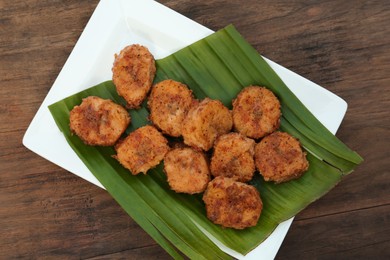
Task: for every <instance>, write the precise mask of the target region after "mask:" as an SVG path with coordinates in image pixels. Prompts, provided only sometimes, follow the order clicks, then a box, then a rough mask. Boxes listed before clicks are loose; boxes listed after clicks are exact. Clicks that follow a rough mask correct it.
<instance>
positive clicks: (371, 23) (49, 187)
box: [0, 0, 390, 259]
mask: <svg viewBox="0 0 390 260" xmlns="http://www.w3.org/2000/svg"><path fill="white" fill-rule="evenodd" d="M159 2H161V3H162V4H164V5H166V6H168V7H170V8H172V9H174V10H176V11H178V12H179V13H181V14H183V15H185V16H187V17H189V18H191V19H193V20H195V21H197V22H199V23H201V24H203V25H205V26H206V27H209V28H211V29H213V30H218V29H220V28H222V27H224V26H226V25H228V24H230V23H233V24H234V25H235V26H236V27H237V29H238V30H239V31H240V32H241V34H242V35H243V36H244V37H245V38H246V39H247V40H248V41H249V42H250V43H251V44H252V45H253V46H254V47H255V48H256V49H257V50H258V51H259V52H260V53H261V54H263V55H264V56H266V57H268V58H270V59H272V60H274V61H276V62H278V63H279V64H281V65H283V66H285V67H287V68H289V69H291V70H293V71H295V72H297V73H299V74H301V75H302V76H304V77H306V78H308V79H310V80H312V81H314V82H316V83H318V84H319V85H321V86H323V87H325V88H327V89H328V90H330V91H332V92H334V93H336V94H337V95H339V96H340V97H342V98H343V99H345V100H346V101H347V103H348V105H349V107H348V111H347V114H346V116H345V118H344V121H343V122H342V124H341V126H340V129H339V131H338V133H337V136H338V137H339V138H340V139H341V140H343V141H344V142H345V143H346V144H347V145H348V146H350V147H351V148H352V149H354V150H356V151H358V152H359V153H360V154H361V155H362V156H363V157H364V159H365V162H364V163H363V164H362V165H361V166H359V167H358V168H357V169H356V171H355V172H354V173H353V174H351V175H349V176H347V177H346V178H344V179H343V181H342V182H341V183H340V184H339V185H338V186H336V187H335V188H334V189H333V190H332V191H331V192H329V193H328V194H327V195H325V196H324V197H323V198H321V199H320V200H318V201H317V202H315V203H313V204H311V205H310V206H309V207H308V208H306V209H305V210H304V211H302V212H301V213H300V214H298V216H297V217H296V218H295V220H294V222H293V224H292V227H291V229H290V231H289V232H288V234H287V237H286V239H285V240H284V242H283V244H282V247H281V249H280V250H279V252H278V255H277V258H278V259H299V258H304V259H306V258H309V259H313V258H314V259H331V258H337V259H338V258H341V259H350V258H354V259H355V258H357V259H367V258H368V259H386V258H390V235H389V234H390V228H389V227H390V213H389V212H390V209H389V205H390V196H389V190H390V184H389V183H390V182H389V181H390V178H389V173H390V172H389V168H390V167H389V166H390V165H389V158H390V154H389V145H390V135H389V128H390V120H389V118H390V117H389V116H390V113H389V111H390V110H389V106H390V76H389V75H390V73H389V72H390V52H389V46H390V27H389V25H390V2H388V1H362V0H357V1H331V0H326V1H314V0H309V1H303V0H296V1H279V0H278V1H270V0H265V1H255V0H247V1H243V0H237V1H217V0H209V1H204V0H201V1H190V0H162V1H159ZM97 4H98V1H97V0H91V1H86V0H84V1H75V0H69V1H49V0H43V1H37V0H28V1H21V0H15V1H5V0H0V79H1V88H0V98H1V102H0V122H1V124H0V205H1V207H0V227H1V231H2V232H0V258H1V259H9V258H67V259H68V258H70V259H79V258H83V259H84V258H92V259H119V258H130V259H145V258H147V259H157V258H158V259H161V258H163V259H169V256H168V255H167V254H166V253H165V252H164V251H163V250H162V249H161V248H160V247H159V246H158V245H156V243H155V242H154V241H153V240H152V239H151V238H150V237H149V236H148V235H147V234H146V233H145V232H144V231H143V230H142V229H141V228H140V227H139V226H138V225H137V224H136V223H134V221H133V220H132V219H131V218H130V217H128V216H127V215H126V214H125V212H124V211H123V210H122V209H121V208H120V207H119V206H118V205H117V203H116V202H115V201H114V200H113V199H112V198H111V197H110V196H109V195H108V194H107V193H106V192H105V191H103V190H101V189H99V188H97V187H95V186H93V185H92V184H89V183H87V182H86V181H83V180H82V179H80V178H78V177H76V176H74V175H72V174H71V173H69V172H67V171H65V170H63V169H61V168H59V167H57V166H55V165H53V164H51V163H49V162H47V161H46V160H44V159H43V158H41V157H39V156H37V155H35V154H34V153H32V152H30V151H28V150H27V149H26V148H25V147H23V145H22V143H21V140H22V137H23V135H24V132H25V130H26V129H27V127H28V125H29V123H30V122H31V120H32V118H33V116H34V114H35V113H36V111H37V110H38V108H39V106H40V104H41V102H42V100H43V99H44V97H45V96H46V94H47V92H48V90H49V89H50V87H51V85H52V84H53V82H54V80H55V79H56V77H57V75H58V73H59V72H60V70H61V68H62V66H63V64H64V63H65V61H66V59H67V57H68V55H69V54H70V52H71V51H72V48H73V46H74V45H75V43H76V41H77V39H78V37H79V36H80V34H81V32H82V31H83V29H84V27H85V25H86V23H87V22H88V20H89V18H90V16H91V14H92V13H93V10H94V9H95V7H96V5H97ZM146 15H147V14H146Z"/></svg>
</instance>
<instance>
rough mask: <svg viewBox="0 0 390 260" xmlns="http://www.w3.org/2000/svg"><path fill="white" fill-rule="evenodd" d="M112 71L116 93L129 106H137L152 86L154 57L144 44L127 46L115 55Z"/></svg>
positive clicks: (154, 71)
mask: <svg viewBox="0 0 390 260" xmlns="http://www.w3.org/2000/svg"><path fill="white" fill-rule="evenodd" d="M112 73H113V75H112V80H113V82H114V84H115V86H116V90H117V91H118V94H119V95H120V96H122V97H123V98H124V99H125V100H126V102H127V104H128V107H129V108H138V107H139V106H140V105H141V103H142V101H143V100H144V99H145V98H146V96H147V94H148V92H149V90H150V88H151V87H152V83H153V79H154V76H155V74H156V65H155V62H154V57H153V55H152V54H151V53H150V52H149V50H148V49H147V48H146V47H144V46H141V45H139V44H133V45H130V46H127V47H125V48H124V49H123V50H122V51H121V52H120V53H119V55H115V61H114V65H113V67H112Z"/></svg>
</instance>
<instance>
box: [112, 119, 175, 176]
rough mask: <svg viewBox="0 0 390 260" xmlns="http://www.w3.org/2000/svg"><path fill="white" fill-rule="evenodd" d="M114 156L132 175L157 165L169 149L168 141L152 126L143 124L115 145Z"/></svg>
mask: <svg viewBox="0 0 390 260" xmlns="http://www.w3.org/2000/svg"><path fill="white" fill-rule="evenodd" d="M115 149H116V152H117V155H116V156H114V157H115V158H116V159H117V160H118V161H119V162H120V163H121V164H122V165H123V167H125V168H127V169H129V170H130V171H131V173H132V174H133V175H137V174H138V173H141V172H142V173H144V174H146V172H147V171H148V170H149V169H151V168H153V167H155V166H157V165H158V164H159V163H160V162H161V160H162V159H163V158H164V156H165V154H166V153H167V152H168V151H169V146H168V141H167V139H165V137H164V136H163V135H162V134H161V133H160V132H159V131H158V130H157V129H156V128H155V127H154V126H150V125H147V126H143V127H140V128H138V129H137V130H135V131H133V132H131V133H130V134H129V135H128V136H127V137H126V138H125V139H124V140H123V141H120V142H119V143H118V144H117V145H116V146H115Z"/></svg>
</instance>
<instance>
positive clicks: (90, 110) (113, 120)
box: [69, 96, 131, 146]
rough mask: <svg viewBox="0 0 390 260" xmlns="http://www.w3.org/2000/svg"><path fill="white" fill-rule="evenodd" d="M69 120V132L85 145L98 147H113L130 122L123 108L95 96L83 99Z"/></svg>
mask: <svg viewBox="0 0 390 260" xmlns="http://www.w3.org/2000/svg"><path fill="white" fill-rule="evenodd" d="M69 120H70V130H71V131H72V133H75V134H76V135H77V136H78V137H80V139H81V140H83V142H84V143H85V144H88V145H100V146H111V145H114V144H115V143H116V141H118V139H119V137H120V136H121V135H122V134H123V132H124V131H125V130H126V128H127V126H128V125H129V124H130V121H131V120H130V115H129V113H128V112H127V110H126V109H125V108H123V107H122V106H120V105H118V104H116V103H114V102H113V101H111V100H109V99H102V98H100V97H96V96H90V97H87V98H84V99H83V101H82V102H81V104H80V105H79V106H75V107H74V108H73V109H72V110H71V111H70V117H69Z"/></svg>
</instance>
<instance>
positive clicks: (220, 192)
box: [203, 176, 263, 229]
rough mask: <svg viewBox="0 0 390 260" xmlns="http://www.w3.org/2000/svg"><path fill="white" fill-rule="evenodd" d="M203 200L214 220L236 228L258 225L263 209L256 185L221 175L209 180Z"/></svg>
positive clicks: (208, 213)
mask: <svg viewBox="0 0 390 260" xmlns="http://www.w3.org/2000/svg"><path fill="white" fill-rule="evenodd" d="M203 201H204V202H205V204H206V212H207V217H208V218H209V219H210V220H211V221H212V222H214V223H215V224H219V225H222V226H223V227H229V228H235V229H244V228H247V227H252V226H256V224H257V221H258V220H259V218H260V214H261V211H262V209H263V203H262V201H261V198H260V194H259V192H258V191H257V190H256V188H255V187H254V186H251V185H248V184H245V183H241V182H237V181H234V180H233V179H230V178H226V177H221V176H220V177H217V178H215V179H214V180H212V181H211V182H209V184H208V185H207V189H206V191H205V193H204V195H203Z"/></svg>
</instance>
